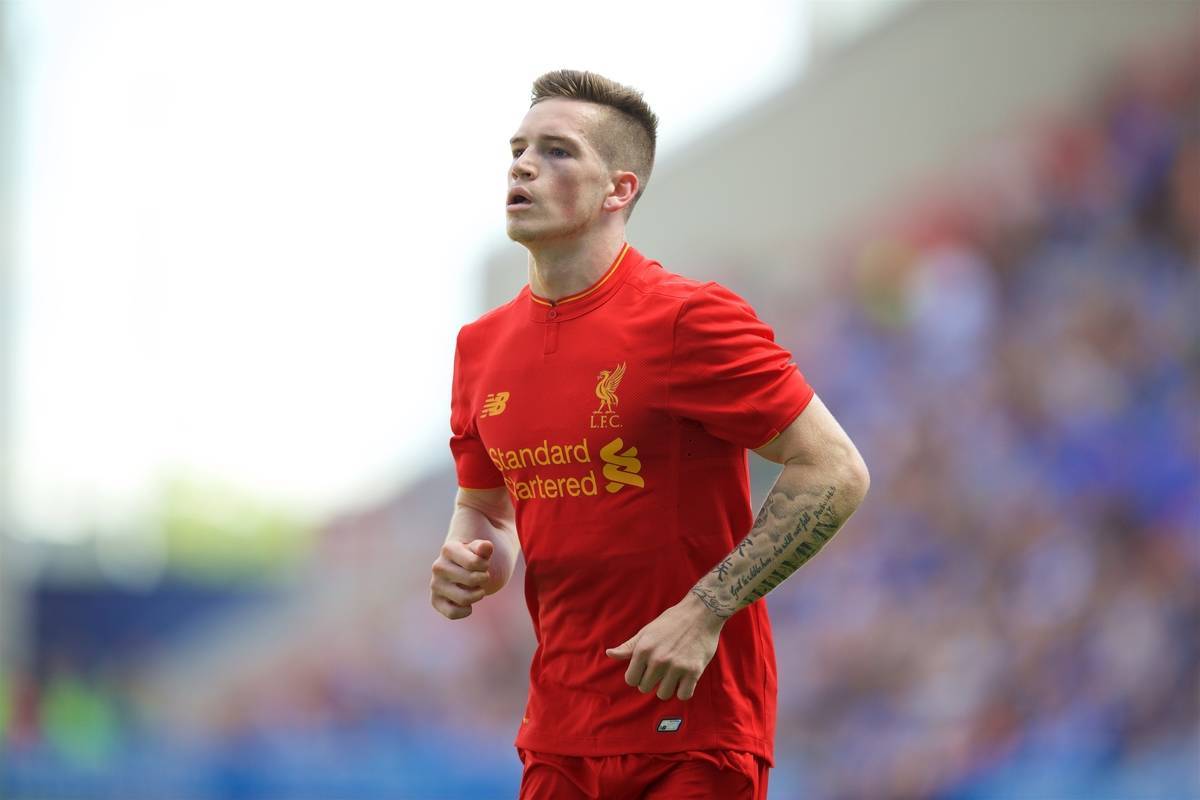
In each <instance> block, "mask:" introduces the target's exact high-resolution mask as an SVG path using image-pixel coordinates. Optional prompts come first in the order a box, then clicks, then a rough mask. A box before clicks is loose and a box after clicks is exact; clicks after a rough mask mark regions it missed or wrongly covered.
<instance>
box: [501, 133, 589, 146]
mask: <svg viewBox="0 0 1200 800" xmlns="http://www.w3.org/2000/svg"><path fill="white" fill-rule="evenodd" d="M535 138H540V139H541V140H542V141H544V142H565V143H567V144H569V145H572V146H574V147H581V146H582V143H581V142H580V141H579V140H578V139H576V138H574V137H572V136H559V135H558V134H553V133H548V134H546V135H544V136H540V137H535ZM523 141H525V137H524V136H514V137H512V138H511V139H509V140H508V143H509V144H510V145H513V144H516V143H517V142H523Z"/></svg>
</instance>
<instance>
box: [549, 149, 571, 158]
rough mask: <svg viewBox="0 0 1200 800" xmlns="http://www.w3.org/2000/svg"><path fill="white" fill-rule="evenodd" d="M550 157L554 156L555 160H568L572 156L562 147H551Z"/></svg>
mask: <svg viewBox="0 0 1200 800" xmlns="http://www.w3.org/2000/svg"><path fill="white" fill-rule="evenodd" d="M550 155H552V156H554V157H555V158H567V157H568V156H570V155H571V154H570V153H568V152H567V151H566V150H563V149H562V148H561V147H551V148H550Z"/></svg>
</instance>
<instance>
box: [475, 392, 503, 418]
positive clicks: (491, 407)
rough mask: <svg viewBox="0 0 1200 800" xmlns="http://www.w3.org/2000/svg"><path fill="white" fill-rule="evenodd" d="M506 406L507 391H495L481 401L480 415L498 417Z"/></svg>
mask: <svg viewBox="0 0 1200 800" xmlns="http://www.w3.org/2000/svg"><path fill="white" fill-rule="evenodd" d="M507 407H508V392H495V393H493V394H489V395H488V396H487V399H486V400H484V401H483V412H482V413H480V415H479V416H481V417H498V416H500V415H501V414H503V413H504V409H505V408H507Z"/></svg>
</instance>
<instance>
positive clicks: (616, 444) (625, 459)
mask: <svg viewBox="0 0 1200 800" xmlns="http://www.w3.org/2000/svg"><path fill="white" fill-rule="evenodd" d="M624 446H625V442H624V441H622V440H621V437H620V436H618V437H617V438H616V439H613V440H612V441H611V442H609V443H608V444H606V445H604V447H601V448H600V458H601V459H602V460H603V461H604V477H605V479H607V480H608V483H606V484H604V488H605V489H606V490H608V492H609V493H615V492H619V491H621V490H622V489H624V488H625V487H626V486H636V487H637V488H639V489H642V488H644V487H645V486H646V481H645V479H643V478H642V476H641V475H639V474H638V473H639V472H641V471H642V462H641V461H640V460H638V458H637V454H638V451H637V448H636V447H631V448H629V449H628V450H626V451H625V452H624V453H622V452H621V448H623V447H624Z"/></svg>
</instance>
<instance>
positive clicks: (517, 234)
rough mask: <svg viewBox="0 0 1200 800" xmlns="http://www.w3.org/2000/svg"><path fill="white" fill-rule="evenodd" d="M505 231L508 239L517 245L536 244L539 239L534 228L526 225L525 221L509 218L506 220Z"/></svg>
mask: <svg viewBox="0 0 1200 800" xmlns="http://www.w3.org/2000/svg"><path fill="white" fill-rule="evenodd" d="M505 230H506V232H507V233H508V238H510V239H512V240H513V241H514V242H517V243H519V244H527V243H529V242H536V241H537V240H538V239H540V238H541V237H540V236H539V235H538V233H539V232H538V230H537V228H536V227H535V226H533V225H530V224H528V223H527V222H525V220H521V219H514V218H513V217H511V216H510V217H509V218H508V224H507V225H506V226H505Z"/></svg>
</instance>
